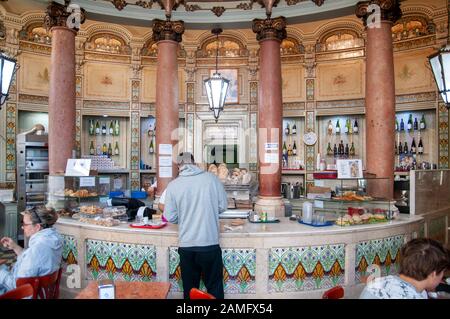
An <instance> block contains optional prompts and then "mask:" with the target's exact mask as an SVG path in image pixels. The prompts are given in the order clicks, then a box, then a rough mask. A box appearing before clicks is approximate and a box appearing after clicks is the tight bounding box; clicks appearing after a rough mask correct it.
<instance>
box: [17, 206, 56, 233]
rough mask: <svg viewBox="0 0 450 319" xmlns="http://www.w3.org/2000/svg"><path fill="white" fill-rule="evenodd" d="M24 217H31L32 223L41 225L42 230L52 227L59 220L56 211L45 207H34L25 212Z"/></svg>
mask: <svg viewBox="0 0 450 319" xmlns="http://www.w3.org/2000/svg"><path fill="white" fill-rule="evenodd" d="M22 215H28V216H30V219H31V222H32V223H33V224H35V225H41V226H42V228H49V227H52V226H53V224H55V223H56V221H57V220H58V214H57V213H56V211H55V210H54V209H53V208H47V207H45V206H34V207H33V208H31V209H27V210H26V211H24V212H23V213H22Z"/></svg>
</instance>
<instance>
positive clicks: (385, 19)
mask: <svg viewBox="0 0 450 319" xmlns="http://www.w3.org/2000/svg"><path fill="white" fill-rule="evenodd" d="M369 5H380V6H382V8H383V9H382V10H380V18H379V19H374V17H373V15H372V13H368V12H367V8H368V6H369ZM389 5H390V6H389ZM357 16H358V17H361V18H363V21H364V24H365V25H366V31H367V45H366V170H367V172H368V173H373V174H376V177H377V178H388V179H389V181H385V182H381V181H376V182H375V181H373V182H371V183H370V184H371V185H368V186H369V187H370V192H371V195H372V196H376V197H383V198H389V199H391V198H393V195H394V157H395V154H394V143H395V132H394V130H395V76H394V52H393V45H392V33H391V28H392V24H393V22H394V21H396V20H397V19H398V18H400V16H401V10H400V7H399V4H398V1H388V0H376V1H366V2H362V3H358V5H357Z"/></svg>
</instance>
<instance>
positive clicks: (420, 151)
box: [417, 138, 423, 155]
mask: <svg viewBox="0 0 450 319" xmlns="http://www.w3.org/2000/svg"><path fill="white" fill-rule="evenodd" d="M417 152H418V153H419V154H420V155H422V154H423V143H422V138H420V139H419V145H418V147H417Z"/></svg>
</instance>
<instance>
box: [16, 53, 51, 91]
mask: <svg viewBox="0 0 450 319" xmlns="http://www.w3.org/2000/svg"><path fill="white" fill-rule="evenodd" d="M20 65H21V73H22V74H26V75H27V76H20V77H19V81H20V82H19V88H20V91H21V92H23V93H29V94H37V95H48V90H49V83H50V57H48V56H42V55H37V54H33V55H31V54H29V53H23V54H22V55H21V56H20Z"/></svg>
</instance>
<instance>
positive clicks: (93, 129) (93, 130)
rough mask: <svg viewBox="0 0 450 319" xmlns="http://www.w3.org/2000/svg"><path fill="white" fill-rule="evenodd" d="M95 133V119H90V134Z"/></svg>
mask: <svg viewBox="0 0 450 319" xmlns="http://www.w3.org/2000/svg"><path fill="white" fill-rule="evenodd" d="M94 133H95V128H94V121H93V120H89V135H94Z"/></svg>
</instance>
